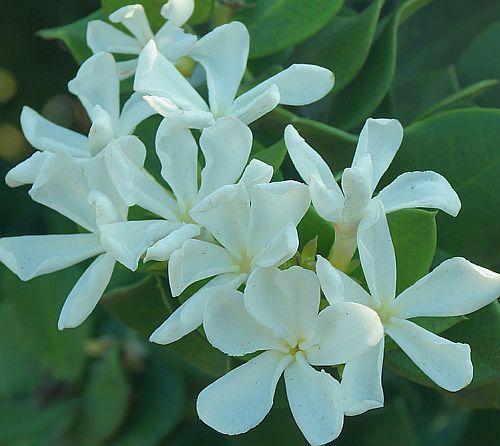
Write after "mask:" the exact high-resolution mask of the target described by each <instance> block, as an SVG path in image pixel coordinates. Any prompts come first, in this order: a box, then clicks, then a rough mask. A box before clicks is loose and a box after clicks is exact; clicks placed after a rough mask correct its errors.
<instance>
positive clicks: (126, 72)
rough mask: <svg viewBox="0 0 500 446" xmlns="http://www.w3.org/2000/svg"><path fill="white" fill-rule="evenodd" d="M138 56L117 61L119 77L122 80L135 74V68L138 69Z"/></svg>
mask: <svg viewBox="0 0 500 446" xmlns="http://www.w3.org/2000/svg"><path fill="white" fill-rule="evenodd" d="M138 62H139V59H138V58H135V59H130V60H123V61H121V62H116V71H117V72H118V77H119V78H120V80H124V79H127V78H129V77H130V76H133V75H134V73H135V70H136V69H137V63H138Z"/></svg>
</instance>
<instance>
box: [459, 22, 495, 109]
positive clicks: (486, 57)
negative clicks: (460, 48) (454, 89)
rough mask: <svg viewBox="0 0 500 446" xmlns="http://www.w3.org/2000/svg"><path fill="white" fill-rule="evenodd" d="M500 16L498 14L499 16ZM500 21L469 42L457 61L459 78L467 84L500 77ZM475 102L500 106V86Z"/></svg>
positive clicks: (486, 105) (489, 105)
mask: <svg viewBox="0 0 500 446" xmlns="http://www.w3.org/2000/svg"><path fill="white" fill-rule="evenodd" d="M497 17H498V16H497ZM498 54H500V21H497V22H494V23H492V24H491V25H490V26H488V27H487V28H486V29H485V30H484V31H482V32H481V33H479V34H478V35H477V36H476V37H475V39H474V40H472V42H470V43H469V45H468V46H467V48H466V49H465V51H464V52H463V54H462V55H461V56H460V57H459V59H458V61H457V74H458V78H459V80H460V81H461V82H462V83H463V84H465V85H467V84H470V83H473V82H478V81H481V80H483V79H497V80H498V79H500V59H499V57H498ZM475 102H477V103H478V104H480V105H482V106H485V107H500V86H498V85H497V86H496V87H494V88H492V89H491V90H490V91H489V92H488V94H487V95H485V96H482V97H481V98H479V99H477V100H476V101H475Z"/></svg>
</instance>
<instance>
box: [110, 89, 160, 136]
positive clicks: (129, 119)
mask: <svg viewBox="0 0 500 446" xmlns="http://www.w3.org/2000/svg"><path fill="white" fill-rule="evenodd" d="M154 113H155V110H153V109H152V108H151V106H150V105H149V104H148V103H147V102H146V101H145V100H144V98H143V95H142V93H133V94H132V95H131V96H130V97H129V98H128V99H127V101H126V102H125V104H123V107H122V112H121V114H120V118H119V119H118V132H119V134H120V135H130V134H132V133H133V132H134V130H135V128H136V127H137V125H138V124H140V123H141V122H142V121H144V120H145V119H146V118H149V117H150V116H152V115H154Z"/></svg>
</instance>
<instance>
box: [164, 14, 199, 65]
mask: <svg viewBox="0 0 500 446" xmlns="http://www.w3.org/2000/svg"><path fill="white" fill-rule="evenodd" d="M196 40H197V37H196V36H194V35H193V34H188V33H186V32H184V30H183V29H182V28H176V27H173V26H172V23H171V22H167V23H165V25H163V26H162V27H161V28H160V30H159V31H158V32H157V33H156V35H155V42H156V45H157V46H158V50H159V51H160V52H161V53H162V54H163V55H164V56H165V57H166V58H167V59H168V60H170V61H172V62H175V61H177V59H179V58H180V57H183V56H186V55H188V54H189V51H190V50H191V48H192V47H193V46H194V44H195V43H196Z"/></svg>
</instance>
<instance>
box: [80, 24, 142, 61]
mask: <svg viewBox="0 0 500 446" xmlns="http://www.w3.org/2000/svg"><path fill="white" fill-rule="evenodd" d="M87 45H88V46H89V48H90V49H91V50H92V52H93V53H99V52H101V51H104V52H107V53H119V54H139V53H140V52H141V50H142V45H141V44H140V43H139V42H138V41H137V40H136V39H134V38H133V37H132V36H129V35H128V34H125V33H124V32H122V31H120V30H119V29H116V28H115V27H114V26H112V25H110V24H109V23H106V22H103V21H102V20H92V21H91V22H89V23H88V25H87Z"/></svg>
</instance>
